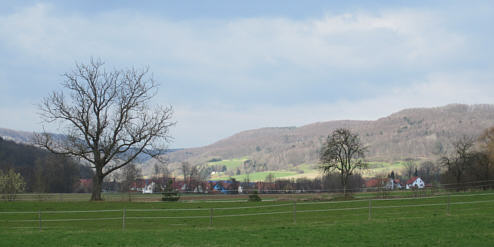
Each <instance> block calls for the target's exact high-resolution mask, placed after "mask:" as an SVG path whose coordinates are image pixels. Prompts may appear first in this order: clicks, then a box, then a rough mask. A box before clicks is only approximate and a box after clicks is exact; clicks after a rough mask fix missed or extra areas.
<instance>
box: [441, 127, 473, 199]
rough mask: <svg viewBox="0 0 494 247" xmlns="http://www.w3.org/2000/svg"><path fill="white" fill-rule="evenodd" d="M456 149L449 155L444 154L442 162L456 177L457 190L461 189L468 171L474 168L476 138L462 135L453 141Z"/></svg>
mask: <svg viewBox="0 0 494 247" xmlns="http://www.w3.org/2000/svg"><path fill="white" fill-rule="evenodd" d="M453 147H454V151H453V154H452V155H450V156H449V157H447V156H443V157H441V159H440V163H441V164H442V165H443V166H445V167H446V168H447V169H448V172H449V173H450V174H451V175H453V176H454V177H455V179H456V183H457V186H458V187H457V190H459V189H460V187H459V186H461V182H462V179H463V178H464V177H465V175H466V173H467V171H468V170H469V169H470V168H472V161H473V154H474V152H473V150H472V149H473V147H474V140H473V138H470V137H466V136H464V137H462V138H460V139H459V140H457V141H456V142H454V143H453Z"/></svg>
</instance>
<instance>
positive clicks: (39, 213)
mask: <svg viewBox="0 0 494 247" xmlns="http://www.w3.org/2000/svg"><path fill="white" fill-rule="evenodd" d="M38 221H39V231H41V210H38Z"/></svg>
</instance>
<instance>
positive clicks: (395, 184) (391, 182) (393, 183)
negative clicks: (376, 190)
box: [386, 178, 401, 190]
mask: <svg viewBox="0 0 494 247" xmlns="http://www.w3.org/2000/svg"><path fill="white" fill-rule="evenodd" d="M386 189H388V190H395V189H401V184H400V180H399V179H392V178H389V179H388V181H387V183H386Z"/></svg>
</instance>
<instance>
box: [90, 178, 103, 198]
mask: <svg viewBox="0 0 494 247" xmlns="http://www.w3.org/2000/svg"><path fill="white" fill-rule="evenodd" d="M103 178H104V177H103V175H102V174H101V173H100V172H96V175H94V178H93V193H92V194H91V201H102V200H103V198H101V185H102V184H103Z"/></svg>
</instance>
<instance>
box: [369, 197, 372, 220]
mask: <svg viewBox="0 0 494 247" xmlns="http://www.w3.org/2000/svg"><path fill="white" fill-rule="evenodd" d="M371 218H372V200H369V220H371Z"/></svg>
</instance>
